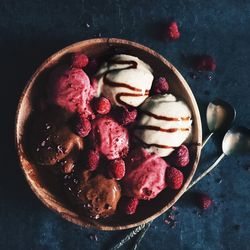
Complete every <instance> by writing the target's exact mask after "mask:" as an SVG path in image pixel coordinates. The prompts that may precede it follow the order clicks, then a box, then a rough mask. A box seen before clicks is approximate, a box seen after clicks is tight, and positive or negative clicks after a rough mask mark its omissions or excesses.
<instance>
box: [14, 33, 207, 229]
mask: <svg viewBox="0 0 250 250" xmlns="http://www.w3.org/2000/svg"><path fill="white" fill-rule="evenodd" d="M75 52H83V53H85V54H86V55H88V56H89V57H93V58H99V57H103V56H108V55H113V54H118V53H119V54H120V53H124V54H129V55H133V56H137V57H139V58H140V59H141V60H143V61H144V62H146V63H147V64H149V65H150V66H151V67H152V68H153V70H154V75H155V76H156V77H157V76H162V75H166V76H167V77H168V81H169V84H170V89H171V93H173V94H174V95H176V96H178V97H180V98H182V99H183V100H184V101H185V102H186V103H187V104H188V106H189V108H190V109H191V112H192V119H193V125H192V136H191V139H190V143H189V144H190V150H191V159H190V164H189V166H188V167H186V168H185V172H184V174H185V180H184V184H183V186H182V188H181V189H180V190H178V191H169V190H168V189H166V190H163V191H162V192H161V193H160V194H159V195H158V196H157V197H156V198H155V199H153V200H151V201H142V202H141V203H140V205H139V207H138V210H137V212H136V213H135V214H134V215H130V216H125V215H124V214H120V213H116V214H115V215H113V216H110V217H107V218H104V219H90V218H88V217H86V216H84V215H82V214H79V213H78V212H77V211H76V210H75V208H74V206H73V205H72V204H71V203H70V202H69V200H68V199H67V197H66V196H65V193H64V191H63V190H62V186H60V185H59V183H58V181H57V179H56V178H55V176H53V175H51V174H50V172H48V171H47V170H44V169H43V168H42V167H41V166H36V165H34V164H33V163H32V161H30V159H29V157H28V155H27V152H26V148H25V136H26V134H25V128H26V124H27V121H28V120H29V117H30V116H31V114H32V112H35V110H36V106H35V104H34V100H36V99H37V97H38V96H39V94H40V93H41V91H42V90H43V89H44V88H45V84H46V82H47V81H46V79H47V77H48V73H49V72H50V71H51V69H52V68H53V67H54V66H56V65H58V64H61V63H62V62H63V61H64V60H65V58H67V56H69V55H70V54H71V53H75ZM15 132H16V135H15V136H16V147H17V151H18V155H19V160H20V165H21V168H22V170H23V172H24V175H25V177H26V179H27V181H28V183H29V185H30V187H31V189H32V190H33V192H34V193H35V194H36V195H37V197H38V198H39V199H40V200H41V201H42V202H43V203H44V204H45V205H46V206H47V207H48V208H50V209H51V210H53V211H55V212H56V213H58V214H59V215H60V216H62V217H63V218H65V219H66V220H68V221H70V222H72V223H75V224H78V225H80V226H83V227H92V228H96V229H100V230H122V229H128V228H132V227H136V226H138V225H141V224H143V223H147V222H149V221H151V220H153V219H155V218H156V217H158V216H160V215H161V214H162V213H164V212H165V211H167V210H168V209H169V208H171V207H172V206H173V205H174V204H175V203H176V201H177V200H178V199H179V198H180V197H181V196H182V194H183V193H184V192H185V190H186V188H187V187H188V185H189V183H190V181H191V180H192V177H193V175H194V173H195V171H196V168H197V165H198V162H199V158H200V151H201V142H202V128H201V118H200V113H199V109H198V106H197V103H196V100H195V97H194V95H193V93H192V91H191V89H190V87H189V85H188V84H187V82H186V81H185V79H184V78H183V77H182V75H181V74H180V73H179V72H178V70H177V69H176V68H175V67H174V66H173V65H172V64H171V63H170V62H169V61H167V60H166V59H165V58H164V57H162V56H161V55H159V54H158V53H156V52H155V51H153V50H151V49H149V48H147V47H145V46H143V45H141V44H138V43H135V42H131V41H128V40H123V39H116V38H98V39H90V40H85V41H81V42H78V43H75V44H72V45H70V46H68V47H66V48H64V49H62V50H60V51H58V52H56V53H55V54H53V55H52V56H51V57H49V58H48V59H47V60H46V61H45V62H44V63H43V64H42V65H41V66H40V67H39V68H38V69H37V70H36V72H35V73H34V74H33V76H32V77H31V79H30V80H29V81H28V83H27V86H26V87H25V89H24V91H23V93H22V96H21V99H20V101H19V105H18V109H17V114H16V131H15Z"/></svg>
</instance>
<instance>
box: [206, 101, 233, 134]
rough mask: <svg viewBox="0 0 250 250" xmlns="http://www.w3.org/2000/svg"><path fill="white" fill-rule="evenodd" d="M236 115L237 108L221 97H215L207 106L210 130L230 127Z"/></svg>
mask: <svg viewBox="0 0 250 250" xmlns="http://www.w3.org/2000/svg"><path fill="white" fill-rule="evenodd" d="M235 116H236V111H235V109H234V108H233V107H232V106H231V105H230V104H229V103H227V102H225V101H223V100H221V99H215V100H214V101H212V102H210V103H209V105H208V107H207V125H208V128H209V131H210V132H215V131H218V130H224V129H227V128H229V127H230V125H231V124H232V122H233V121H234V119H235Z"/></svg>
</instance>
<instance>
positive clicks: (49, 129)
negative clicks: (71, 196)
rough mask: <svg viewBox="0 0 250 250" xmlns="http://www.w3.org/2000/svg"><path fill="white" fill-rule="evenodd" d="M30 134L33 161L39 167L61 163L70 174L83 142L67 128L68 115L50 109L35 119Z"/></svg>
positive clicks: (56, 109) (55, 109) (58, 110)
mask: <svg viewBox="0 0 250 250" xmlns="http://www.w3.org/2000/svg"><path fill="white" fill-rule="evenodd" d="M28 133H29V137H30V140H29V148H30V150H29V151H30V153H31V157H32V159H33V161H34V162H35V163H36V164H39V165H55V164H57V163H60V164H61V165H62V166H63V168H64V169H65V172H70V168H72V165H73V162H74V161H75V160H76V158H77V156H78V154H79V152H80V150H82V149H83V140H82V138H80V137H79V136H77V135H76V134H74V133H73V132H72V131H71V130H70V128H69V127H68V126H67V115H66V113H65V112H64V111H62V110H60V109H58V108H50V109H49V110H45V111H44V112H42V113H40V114H37V115H36V117H34V118H33V122H32V124H31V128H30V130H29V131H28Z"/></svg>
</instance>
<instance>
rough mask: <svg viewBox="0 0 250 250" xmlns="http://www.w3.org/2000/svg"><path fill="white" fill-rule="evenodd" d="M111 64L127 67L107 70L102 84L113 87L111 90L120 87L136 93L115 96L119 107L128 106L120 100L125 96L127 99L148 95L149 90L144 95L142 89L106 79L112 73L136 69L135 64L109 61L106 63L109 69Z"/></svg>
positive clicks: (133, 62) (136, 64) (123, 61)
mask: <svg viewBox="0 0 250 250" xmlns="http://www.w3.org/2000/svg"><path fill="white" fill-rule="evenodd" d="M112 64H121V65H128V67H125V68H124V69H114V70H108V71H107V72H106V73H104V76H103V83H104V84H105V85H108V86H110V87H113V88H115V87H122V88H126V89H130V90H133V91H135V92H138V93H129V92H121V93H118V94H116V96H115V99H116V101H117V102H118V103H119V104H120V105H130V104H128V103H125V102H124V101H122V100H121V98H122V97H124V96H127V97H140V96H148V95H149V90H148V89H147V90H146V91H145V93H143V90H142V89H139V88H135V87H132V86H130V85H128V84H126V83H122V82H113V81H111V80H110V79H108V78H107V75H108V74H109V73H111V72H113V71H117V70H119V71H121V70H127V69H136V68H137V66H138V63H137V62H135V61H132V60H131V61H126V60H121V61H115V60H111V61H109V62H108V66H109V67H110V66H111V65H112ZM130 106H132V105H130Z"/></svg>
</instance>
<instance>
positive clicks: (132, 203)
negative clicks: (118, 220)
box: [120, 197, 139, 214]
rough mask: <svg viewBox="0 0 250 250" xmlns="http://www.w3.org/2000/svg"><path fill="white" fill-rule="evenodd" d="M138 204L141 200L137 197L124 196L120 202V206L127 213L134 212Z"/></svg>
mask: <svg viewBox="0 0 250 250" xmlns="http://www.w3.org/2000/svg"><path fill="white" fill-rule="evenodd" d="M138 204H139V200H138V199H136V198H130V197H123V198H122V199H121V202H120V207H121V209H122V211H124V212H125V213H126V214H134V213H135V212H136V209H137V206H138Z"/></svg>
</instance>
